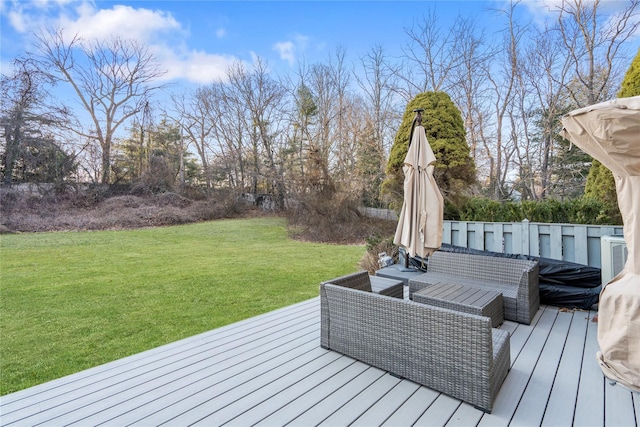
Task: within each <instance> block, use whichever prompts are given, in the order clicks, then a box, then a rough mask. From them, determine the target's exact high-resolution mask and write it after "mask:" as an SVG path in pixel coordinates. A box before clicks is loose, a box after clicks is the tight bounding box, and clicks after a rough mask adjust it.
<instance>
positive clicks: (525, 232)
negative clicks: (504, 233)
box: [521, 218, 531, 255]
mask: <svg viewBox="0 0 640 427" xmlns="http://www.w3.org/2000/svg"><path fill="white" fill-rule="evenodd" d="M530 242H531V234H530V233H529V220H528V219H527V218H525V219H523V220H522V252H521V253H522V255H529V253H530V248H531V246H530Z"/></svg>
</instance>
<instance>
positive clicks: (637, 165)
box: [561, 96, 640, 391]
mask: <svg viewBox="0 0 640 427" xmlns="http://www.w3.org/2000/svg"><path fill="white" fill-rule="evenodd" d="M562 125H563V127H564V129H563V130H562V131H561V135H562V136H564V137H565V138H566V139H568V140H569V141H571V142H572V143H574V144H575V145H577V146H578V147H580V148H581V149H582V150H584V151H585V152H586V153H588V154H589V155H591V156H592V157H593V158H595V159H596V160H598V161H600V162H601V163H602V164H603V165H604V166H606V167H607V168H609V169H610V170H611V172H613V176H614V178H615V182H616V192H617V196H618V206H619V207H620V212H621V213H622V221H623V225H624V240H625V242H626V244H627V249H628V258H627V262H626V264H625V266H624V269H623V270H622V271H621V272H620V274H618V275H617V276H616V277H614V278H613V279H612V280H611V281H610V282H609V283H608V284H606V286H605V287H604V289H603V290H602V292H601V294H600V301H599V304H598V344H599V345H600V351H599V352H598V353H597V359H598V362H599V364H600V367H601V368H602V371H603V373H604V374H605V376H607V377H608V378H610V379H612V380H614V381H616V382H618V383H620V384H622V385H624V386H627V387H628V388H630V389H632V390H635V391H640V96H635V97H631V98H619V99H614V100H611V101H607V102H603V103H600V104H595V105H592V106H589V107H585V108H581V109H578V110H575V111H572V112H571V113H569V114H567V115H566V116H565V117H563V119H562Z"/></svg>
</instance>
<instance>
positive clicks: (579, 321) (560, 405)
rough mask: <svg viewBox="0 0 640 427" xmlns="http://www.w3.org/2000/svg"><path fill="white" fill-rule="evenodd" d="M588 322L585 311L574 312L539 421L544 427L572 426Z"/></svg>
mask: <svg viewBox="0 0 640 427" xmlns="http://www.w3.org/2000/svg"><path fill="white" fill-rule="evenodd" d="M588 322H589V315H588V313H583V312H578V313H574V315H573V316H572V318H571V326H570V328H569V333H568V335H567V339H566V341H565V343H564V347H563V349H562V358H561V359H560V364H559V365H558V371H557V372H556V376H555V378H554V383H553V388H552V390H551V394H550V395H549V401H548V403H547V409H546V411H545V414H544V418H543V420H542V425H543V426H548V427H561V426H571V425H573V416H574V409H575V405H576V399H577V396H578V385H579V383H580V370H581V367H582V357H583V353H584V345H585V339H586V333H587V326H588Z"/></svg>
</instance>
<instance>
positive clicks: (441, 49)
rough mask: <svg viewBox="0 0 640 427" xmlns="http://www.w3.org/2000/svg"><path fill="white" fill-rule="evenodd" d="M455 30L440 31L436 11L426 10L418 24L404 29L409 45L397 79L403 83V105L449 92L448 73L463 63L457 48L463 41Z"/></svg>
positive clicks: (404, 52)
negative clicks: (429, 94) (424, 95)
mask: <svg viewBox="0 0 640 427" xmlns="http://www.w3.org/2000/svg"><path fill="white" fill-rule="evenodd" d="M460 19H461V18H460V17H458V18H457V19H456V21H459V20H460ZM457 26H458V24H457V23H456V24H454V25H453V26H451V27H450V28H448V29H443V28H442V26H441V24H440V20H439V19H438V16H437V14H436V12H435V10H434V9H429V11H428V13H427V15H426V16H425V17H423V20H422V21H421V22H418V23H416V24H415V25H414V26H413V27H411V28H409V29H405V33H406V35H407V36H408V37H409V43H408V44H407V46H405V47H404V48H403V54H404V59H405V60H406V63H405V66H404V67H403V70H402V74H399V75H398V77H399V79H401V80H402V81H404V86H405V89H404V90H402V91H401V92H402V93H403V96H404V98H405V100H406V102H409V101H410V100H411V99H413V98H414V97H415V95H417V94H418V93H421V92H426V91H430V90H431V91H436V92H437V91H444V92H446V91H448V89H449V88H450V83H451V80H450V77H451V73H452V72H453V71H454V70H455V69H456V68H457V67H458V66H459V65H460V63H461V61H462V57H461V49H459V48H458V45H459V44H460V43H461V42H462V41H463V40H462V38H461V37H460V34H459V33H457V30H458V28H457Z"/></svg>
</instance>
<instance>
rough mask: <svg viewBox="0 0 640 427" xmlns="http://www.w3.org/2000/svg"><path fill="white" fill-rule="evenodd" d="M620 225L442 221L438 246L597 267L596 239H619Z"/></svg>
mask: <svg viewBox="0 0 640 427" xmlns="http://www.w3.org/2000/svg"><path fill="white" fill-rule="evenodd" d="M360 211H361V212H362V214H363V215H366V216H369V217H374V218H382V219H388V220H394V221H395V220H397V216H396V213H395V212H394V211H393V210H389V209H375V208H360ZM622 234H623V233H622V226H621V225H579V224H547V223H539V222H529V221H528V220H526V219H525V220H524V221H522V222H470V221H445V222H444V227H443V237H442V242H443V243H448V244H451V245H455V246H462V247H465V248H470V249H479V250H484V251H490V252H500V253H509V254H522V255H532V256H539V257H544V258H551V259H557V260H564V261H570V262H576V263H578V264H583V265H588V266H591V267H597V268H600V267H601V249H600V237H601V236H606V235H618V236H622Z"/></svg>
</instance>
